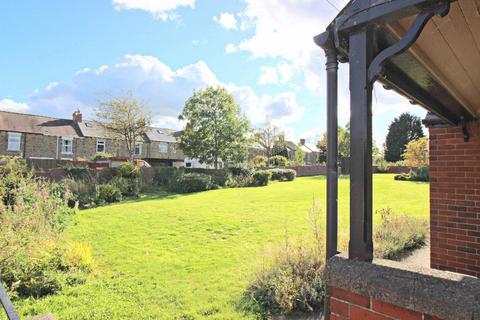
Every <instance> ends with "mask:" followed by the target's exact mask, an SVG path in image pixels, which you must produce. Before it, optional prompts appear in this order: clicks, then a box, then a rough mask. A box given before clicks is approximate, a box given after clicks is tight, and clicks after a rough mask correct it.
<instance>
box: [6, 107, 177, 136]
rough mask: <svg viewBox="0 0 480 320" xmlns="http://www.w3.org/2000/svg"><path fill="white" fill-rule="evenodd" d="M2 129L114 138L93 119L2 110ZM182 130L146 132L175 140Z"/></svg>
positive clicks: (148, 134) (152, 129) (151, 129)
mask: <svg viewBox="0 0 480 320" xmlns="http://www.w3.org/2000/svg"><path fill="white" fill-rule="evenodd" d="M0 130H2V131H13V132H23V133H35V134H43V135H46V136H64V137H91V138H105V139H112V138H115V136H114V135H113V134H112V133H109V132H108V131H107V130H106V129H105V128H104V127H103V126H102V124H101V123H99V122H97V121H92V120H84V121H82V122H76V121H73V120H70V119H60V118H53V117H46V116H38V115H32V114H23V113H15V112H8V111H0ZM179 134H180V131H177V130H172V129H167V128H155V127H151V128H150V130H149V131H148V132H147V133H146V138H148V140H150V141H163V142H175V141H176V137H177V136H178V135H179Z"/></svg>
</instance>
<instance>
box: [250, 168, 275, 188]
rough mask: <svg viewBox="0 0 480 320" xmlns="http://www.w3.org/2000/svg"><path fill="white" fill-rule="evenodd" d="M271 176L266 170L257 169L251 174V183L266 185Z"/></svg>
mask: <svg viewBox="0 0 480 320" xmlns="http://www.w3.org/2000/svg"><path fill="white" fill-rule="evenodd" d="M271 177H272V173H271V172H270V171H268V170H258V171H256V172H255V173H254V174H253V185H255V186H259V187H260V186H266V185H268V182H269V181H270V178H271Z"/></svg>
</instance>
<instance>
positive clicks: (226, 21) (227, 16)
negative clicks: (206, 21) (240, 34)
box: [213, 12, 238, 30]
mask: <svg viewBox="0 0 480 320" xmlns="http://www.w3.org/2000/svg"><path fill="white" fill-rule="evenodd" d="M213 21H215V22H217V23H218V24H220V25H221V26H222V27H223V28H224V29H226V30H230V29H233V30H235V29H237V28H238V22H237V18H235V16H234V15H233V14H231V13H228V12H224V13H222V14H220V16H219V17H217V16H215V17H213Z"/></svg>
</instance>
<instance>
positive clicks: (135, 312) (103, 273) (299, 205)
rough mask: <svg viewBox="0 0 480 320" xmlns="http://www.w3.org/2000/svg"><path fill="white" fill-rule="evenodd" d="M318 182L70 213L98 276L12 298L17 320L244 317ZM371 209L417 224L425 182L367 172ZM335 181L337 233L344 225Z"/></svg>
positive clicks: (319, 190) (343, 188) (301, 226)
mask: <svg viewBox="0 0 480 320" xmlns="http://www.w3.org/2000/svg"><path fill="white" fill-rule="evenodd" d="M325 184H326V183H325V178H324V177H312V178H299V179H297V180H295V181H293V182H284V183H274V184H271V185H270V186H268V187H263V188H242V189H224V190H214V191H209V192H203V193H198V194H191V195H184V196H169V197H164V198H154V197H151V198H148V197H146V198H144V199H142V200H139V201H134V202H129V203H122V204H118V205H112V206H106V207H101V208H97V209H92V210H85V211H81V212H80V213H78V217H77V219H76V220H77V222H76V223H75V224H74V225H72V226H71V227H70V228H69V230H68V236H69V237H71V238H74V239H77V240H86V241H89V242H90V243H91V244H92V247H93V250H94V255H95V259H96V261H97V263H98V265H99V266H98V271H97V274H96V275H95V276H93V277H92V279H90V280H89V281H88V282H87V283H86V284H84V285H80V286H76V287H71V288H68V289H66V290H64V291H63V292H62V293H61V294H59V295H54V296H50V297H46V298H43V299H38V300H34V299H29V300H24V301H16V302H15V304H16V305H17V306H18V308H19V311H20V312H21V313H22V314H23V315H24V316H30V315H36V314H42V313H46V312H52V313H54V314H55V315H56V316H57V318H58V319H250V318H253V315H248V314H243V313H242V312H241V311H239V310H237V309H238V308H237V307H236V304H237V302H238V300H239V298H240V296H241V294H242V291H243V289H244V287H245V286H246V284H247V283H248V281H249V277H250V275H251V273H252V271H253V269H254V267H255V265H256V264H257V263H258V261H261V259H262V258H261V257H262V254H263V253H264V252H265V251H264V250H265V247H266V246H267V245H268V244H269V243H279V242H281V241H282V239H283V237H284V234H285V229H288V233H289V235H291V236H300V235H302V234H305V233H308V232H310V228H309V224H308V221H307V210H308V209H309V207H310V205H311V202H312V198H313V197H318V198H320V199H322V200H324V199H325ZM374 193H375V196H374V207H375V209H379V208H383V207H386V206H390V207H392V208H394V209H395V210H396V211H398V212H405V213H408V214H411V215H415V216H418V217H423V218H427V214H428V209H429V203H428V184H426V183H413V182H401V181H394V180H393V175H375V177H374ZM348 202H349V200H348V180H347V179H341V180H340V199H339V209H340V228H341V229H342V230H346V229H347V228H348Z"/></svg>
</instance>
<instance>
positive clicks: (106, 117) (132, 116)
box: [95, 92, 151, 160]
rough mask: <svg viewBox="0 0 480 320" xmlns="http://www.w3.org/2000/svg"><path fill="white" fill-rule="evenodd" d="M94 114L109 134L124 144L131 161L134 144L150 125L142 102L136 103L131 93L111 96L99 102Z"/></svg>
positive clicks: (148, 114) (148, 115)
mask: <svg viewBox="0 0 480 320" xmlns="http://www.w3.org/2000/svg"><path fill="white" fill-rule="evenodd" d="M95 114H96V117H97V118H98V120H99V123H100V124H101V125H102V126H103V127H104V128H105V129H106V130H108V131H109V133H111V134H113V135H114V137H115V138H116V139H117V140H120V141H124V142H125V146H126V147H127V151H128V153H129V158H130V160H133V158H134V153H135V144H136V143H137V142H138V141H141V140H142V138H143V135H144V134H145V132H146V131H147V130H148V128H149V126H150V123H151V114H150V113H149V112H148V111H147V110H146V108H145V105H144V104H143V102H141V101H137V99H135V97H134V96H133V94H132V93H131V92H127V93H126V94H124V95H122V96H118V97H113V96H111V97H109V99H107V100H103V101H100V104H99V107H98V108H97V109H95Z"/></svg>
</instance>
